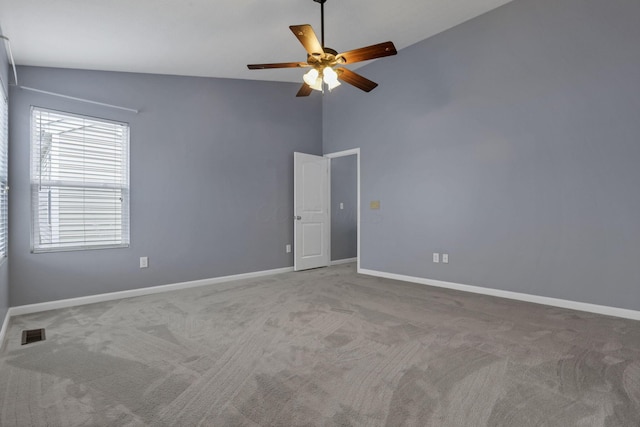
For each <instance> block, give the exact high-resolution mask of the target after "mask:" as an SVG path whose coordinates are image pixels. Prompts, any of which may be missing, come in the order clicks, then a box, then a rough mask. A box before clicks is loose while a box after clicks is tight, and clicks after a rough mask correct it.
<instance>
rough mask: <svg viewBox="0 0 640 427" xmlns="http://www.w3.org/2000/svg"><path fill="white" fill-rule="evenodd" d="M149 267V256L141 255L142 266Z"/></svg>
mask: <svg viewBox="0 0 640 427" xmlns="http://www.w3.org/2000/svg"><path fill="white" fill-rule="evenodd" d="M148 267H149V257H146V256H141V257H140V268H148Z"/></svg>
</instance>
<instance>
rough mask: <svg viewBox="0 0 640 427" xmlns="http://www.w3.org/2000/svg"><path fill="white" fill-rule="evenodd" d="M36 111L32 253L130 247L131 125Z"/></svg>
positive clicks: (32, 139) (38, 109)
mask: <svg viewBox="0 0 640 427" xmlns="http://www.w3.org/2000/svg"><path fill="white" fill-rule="evenodd" d="M31 112H32V114H31V240H32V241H31V250H32V252H50V251H68V250H81V249H101V248H117V247H127V246H129V125H128V124H126V123H118V122H112V121H106V120H102V119H95V118H92V117H84V116H78V115H73V114H69V113H62V112H59V111H52V110H45V109H42V108H36V107H32V110H31Z"/></svg>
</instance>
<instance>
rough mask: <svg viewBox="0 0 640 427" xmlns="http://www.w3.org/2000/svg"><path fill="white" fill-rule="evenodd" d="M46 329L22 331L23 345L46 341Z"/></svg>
mask: <svg viewBox="0 0 640 427" xmlns="http://www.w3.org/2000/svg"><path fill="white" fill-rule="evenodd" d="M45 339H46V338H45V335H44V329H31V330H29V331H22V345H25V344H31V343H32V342H38V341H44V340H45Z"/></svg>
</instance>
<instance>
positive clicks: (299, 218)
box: [293, 216, 302, 221]
mask: <svg viewBox="0 0 640 427" xmlns="http://www.w3.org/2000/svg"><path fill="white" fill-rule="evenodd" d="M293 219H295V220H297V221H300V220H301V219H302V217H301V216H294V217H293Z"/></svg>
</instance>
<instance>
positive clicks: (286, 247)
mask: <svg viewBox="0 0 640 427" xmlns="http://www.w3.org/2000/svg"><path fill="white" fill-rule="evenodd" d="M284 250H285V251H287V253H288V254H290V253H291V245H287V246H285V248H284Z"/></svg>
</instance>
